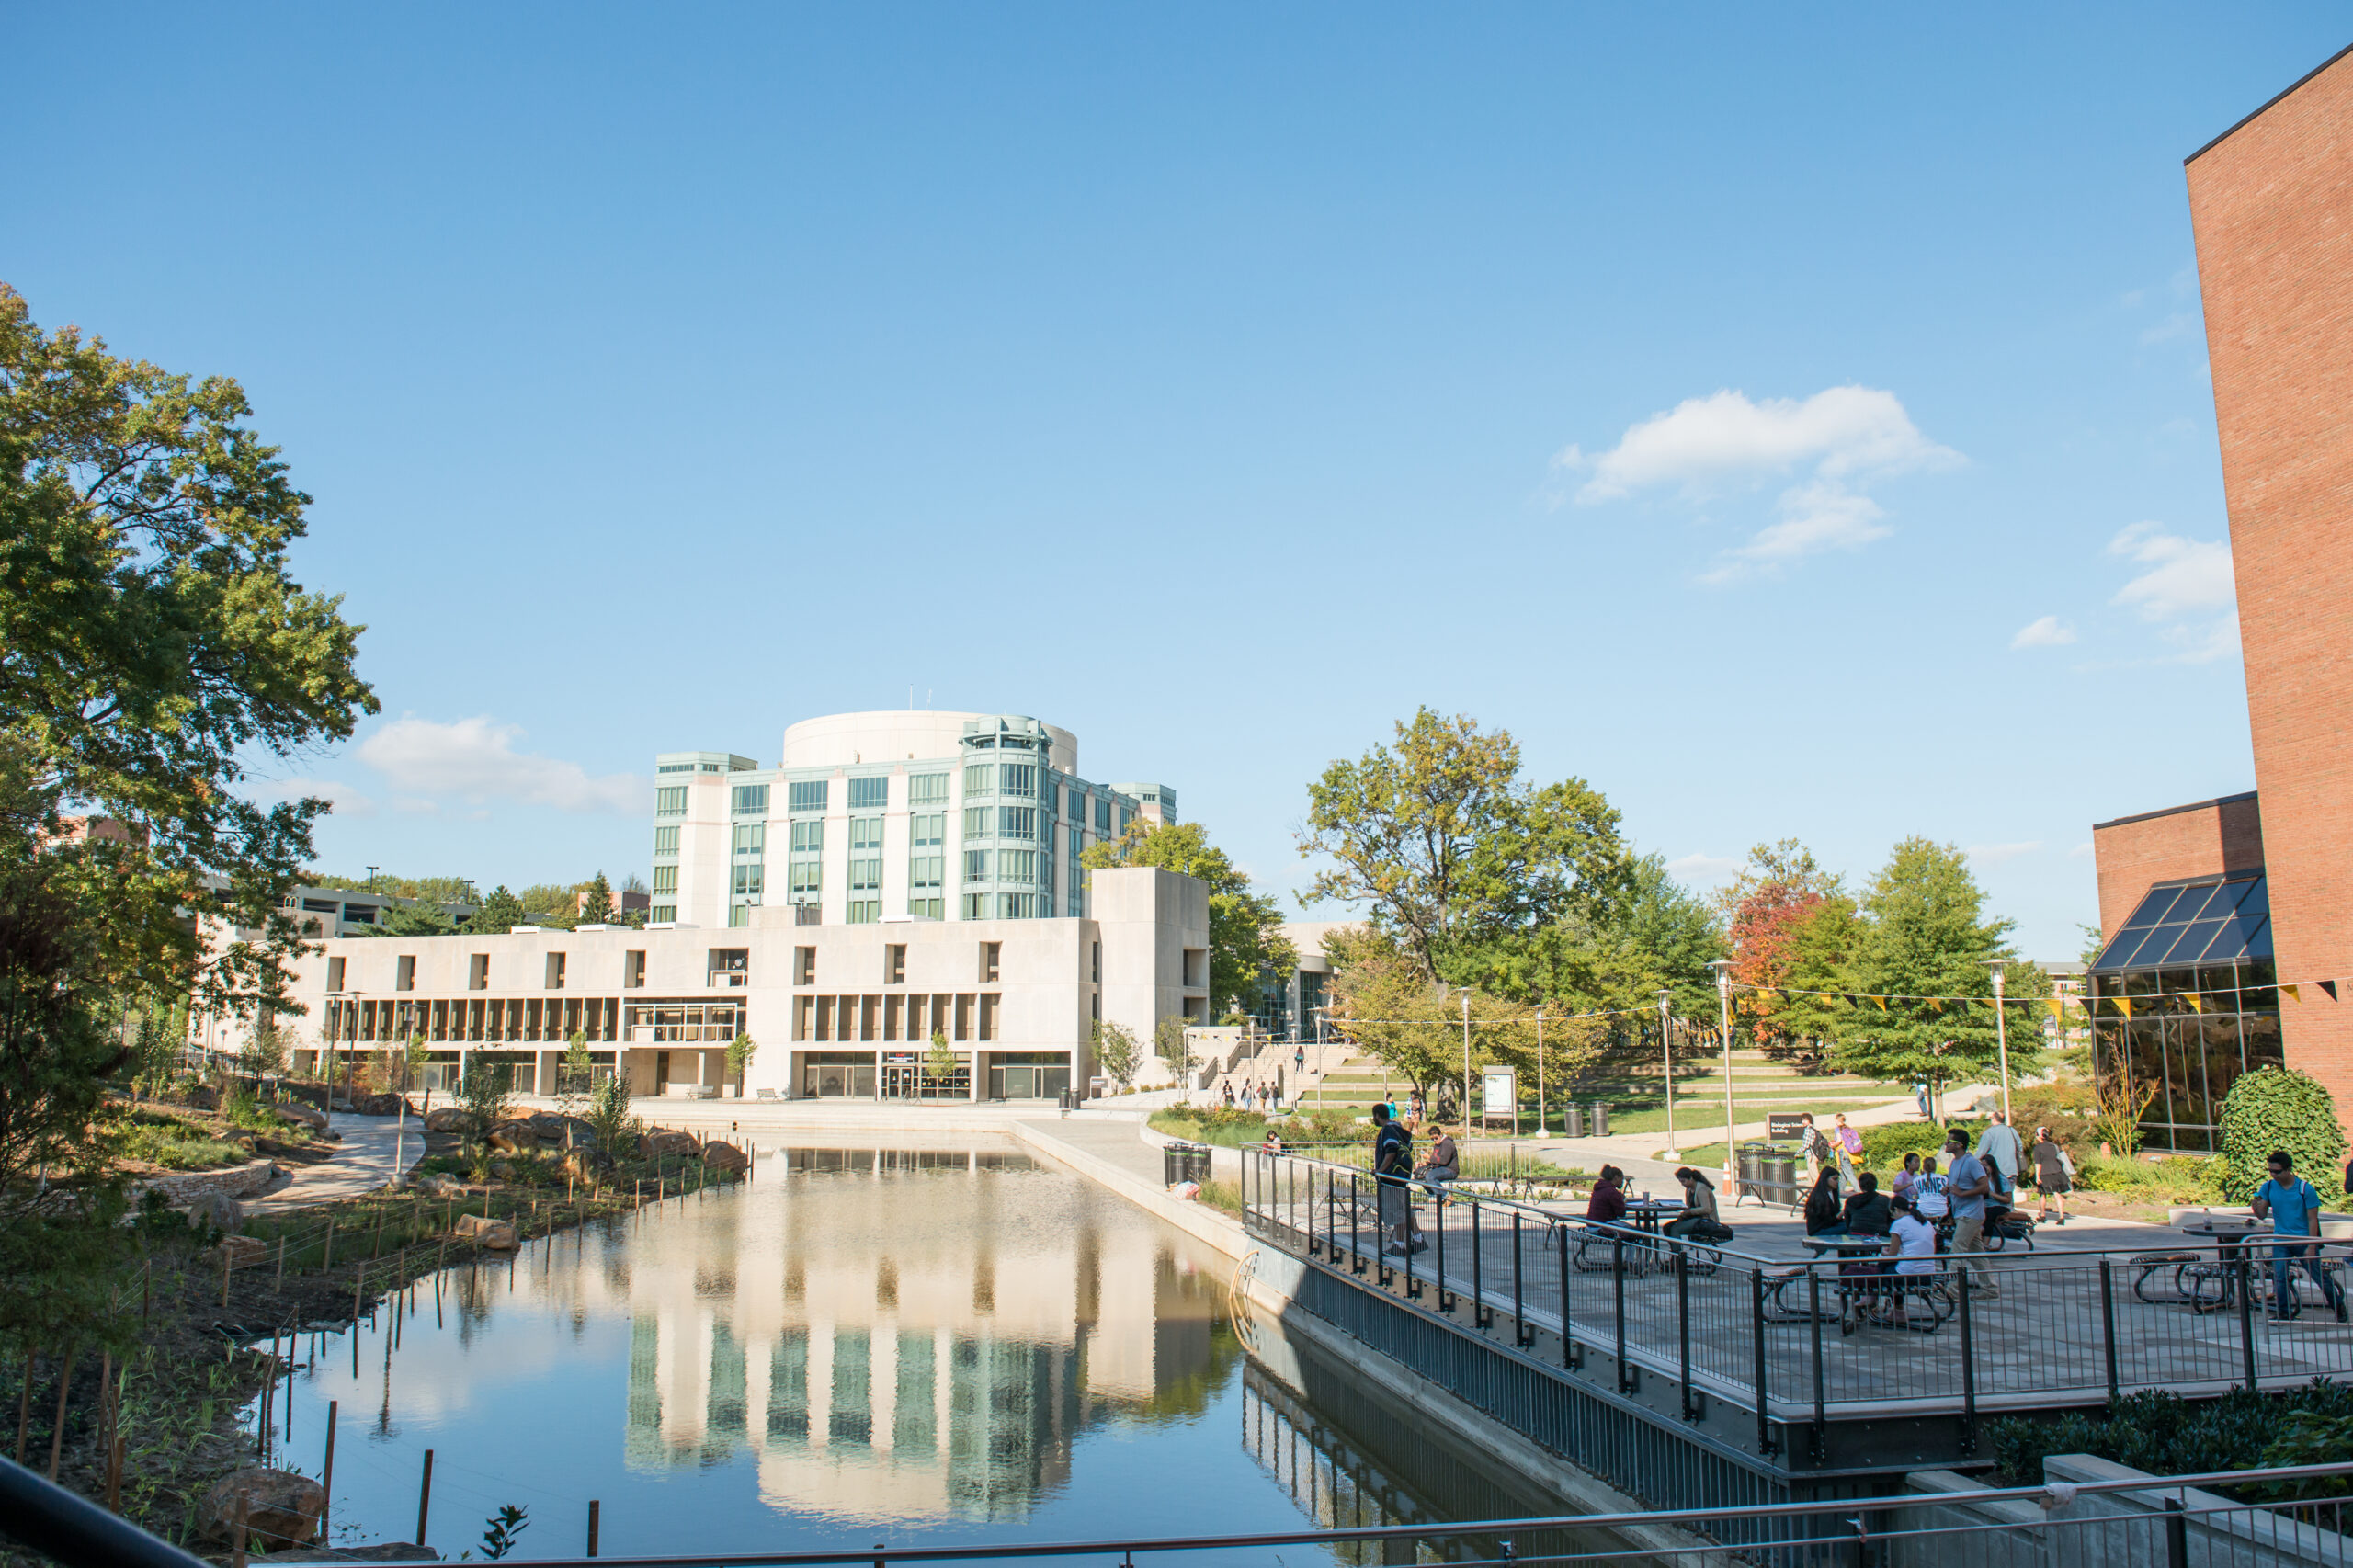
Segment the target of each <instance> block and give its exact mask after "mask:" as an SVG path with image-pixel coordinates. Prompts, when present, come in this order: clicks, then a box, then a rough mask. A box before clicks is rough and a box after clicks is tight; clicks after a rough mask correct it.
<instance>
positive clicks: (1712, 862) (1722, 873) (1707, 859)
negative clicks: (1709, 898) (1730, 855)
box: [1666, 855, 1740, 882]
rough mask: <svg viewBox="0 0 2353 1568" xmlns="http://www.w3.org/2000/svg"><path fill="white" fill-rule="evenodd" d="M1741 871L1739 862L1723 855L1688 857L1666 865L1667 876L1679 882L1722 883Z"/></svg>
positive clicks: (1670, 861) (1671, 861)
mask: <svg viewBox="0 0 2353 1568" xmlns="http://www.w3.org/2000/svg"><path fill="white" fill-rule="evenodd" d="M1739 869H1740V862H1739V861H1737V860H1728V859H1726V858H1724V857H1722V856H1721V855H1686V856H1684V857H1682V858H1680V859H1675V860H1669V861H1668V862H1667V863H1666V870H1667V874H1668V875H1669V876H1671V877H1673V878H1674V879H1675V880H1676V881H1678V882H1721V881H1723V880H1724V879H1726V878H1727V877H1729V876H1731V875H1732V874H1733V872H1734V871H1737V870H1739Z"/></svg>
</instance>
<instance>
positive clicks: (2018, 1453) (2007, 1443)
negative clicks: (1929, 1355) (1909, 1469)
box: [1985, 1378, 2353, 1484]
mask: <svg viewBox="0 0 2353 1568" xmlns="http://www.w3.org/2000/svg"><path fill="white" fill-rule="evenodd" d="M2299 1414H2309V1415H2313V1416H2316V1417H2319V1418H2320V1419H2321V1420H2322V1421H2324V1422H2326V1423H2328V1424H2329V1425H2330V1426H2337V1425H2338V1424H2341V1423H2344V1422H2347V1420H2353V1388H2348V1387H2347V1385H2346V1384H2343V1383H2336V1382H2331V1381H2329V1380H2327V1379H2325V1378H2322V1379H2318V1380H2316V1381H2313V1382H2311V1383H2309V1384H2307V1385H2305V1386H2304V1387H2302V1388H2300V1389H2296V1390H2293V1391H2291V1392H2288V1393H2285V1394H2268V1393H2255V1392H2250V1391H2248V1390H2246V1389H2245V1388H2234V1389H2233V1390H2231V1391H2230V1392H2227V1393H2225V1394H2223V1395H2222V1397H2220V1398H2219V1399H2211V1400H2200V1401H2199V1402H2197V1403H2190V1402H2189V1401H2187V1400H2184V1399H2182V1398H2181V1397H2180V1396H2179V1395H2178V1394H2173V1393H2168V1392H2165V1391H2163V1390H2161V1389H2160V1390H2152V1391H2150V1392H2145V1393H2136V1394H2133V1395H2131V1397H2129V1398H2126V1399H2121V1400H2119V1401H2117V1402H2115V1403H2111V1404H2110V1405H2109V1407H2108V1408H2107V1410H2106V1411H2104V1412H2102V1413H2100V1414H2097V1415H2091V1414H2087V1413H2085V1412H2082V1411H2073V1412H2070V1413H2068V1414H2067V1415H2062V1416H2060V1417H2059V1418H2057V1419H2056V1420H2052V1421H2039V1420H2033V1419H2029V1418H2026V1417H2007V1418H2005V1419H2002V1420H1998V1421H1993V1422H1989V1423H1987V1425H1986V1428H1985V1430H1986V1436H1987V1437H1988V1438H1989V1440H1990V1441H1991V1443H1992V1446H1993V1450H1994V1462H1995V1468H1996V1469H1997V1470H1999V1471H2001V1473H2002V1474H2003V1475H2005V1476H2006V1477H2008V1478H2010V1480H2012V1481H2013V1482H2016V1483H2025V1484H2032V1483H2038V1482H2040V1481H2041V1479H2042V1461H2043V1460H2044V1459H2045V1458H2046V1457H2048V1456H2050V1455H2052V1454H2090V1455H2092V1456H2093V1457H2094V1458H2096V1459H2104V1460H2114V1461H2115V1462H2116V1463H2118V1464H2129V1465H2131V1466H2132V1467H2134V1468H2135V1469H2137V1470H2144V1471H2149V1472H2150V1473H2152V1474H2154V1475H2186V1474H2196V1473H2199V1472H2200V1471H2214V1470H2247V1469H2252V1468H2253V1467H2255V1466H2256V1465H2258V1464H2261V1463H2264V1462H2266V1460H2265V1455H2266V1453H2267V1452H2268V1450H2269V1449H2270V1448H2271V1445H2272V1442H2273V1440H2274V1438H2275V1437H2281V1436H2284V1424H2285V1423H2286V1422H2287V1421H2288V1420H2290V1419H2292V1418H2293V1417H2295V1416H2296V1415H2299Z"/></svg>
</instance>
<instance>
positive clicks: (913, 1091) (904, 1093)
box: [882, 1061, 972, 1100]
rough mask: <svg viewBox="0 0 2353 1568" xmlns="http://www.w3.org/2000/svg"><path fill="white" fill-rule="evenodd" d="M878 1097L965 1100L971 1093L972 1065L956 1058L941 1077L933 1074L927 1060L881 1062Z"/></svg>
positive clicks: (888, 1098) (889, 1098)
mask: <svg viewBox="0 0 2353 1568" xmlns="http://www.w3.org/2000/svg"><path fill="white" fill-rule="evenodd" d="M882 1097H883V1098H884V1099H886V1100H969V1099H971V1098H972V1063H971V1062H958V1063H957V1064H956V1071H955V1072H953V1073H951V1074H949V1075H948V1076H947V1077H945V1078H939V1077H935V1076H933V1074H932V1071H931V1067H930V1064H929V1063H927V1062H920V1061H916V1062H891V1061H885V1062H883V1063H882Z"/></svg>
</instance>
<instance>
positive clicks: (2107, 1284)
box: [2099, 1257, 2117, 1404]
mask: <svg viewBox="0 0 2353 1568" xmlns="http://www.w3.org/2000/svg"><path fill="white" fill-rule="evenodd" d="M2099 1322H2100V1340H2101V1343H2102V1344H2104V1345H2105V1346H2107V1347H2108V1403H2110V1404H2114V1403H2116V1392H2117V1388H2116V1269H2115V1266H2114V1265H2113V1264H2111V1263H2110V1262H2109V1260H2108V1259H2107V1258H2104V1257H2103V1258H2101V1259H2100V1260H2099Z"/></svg>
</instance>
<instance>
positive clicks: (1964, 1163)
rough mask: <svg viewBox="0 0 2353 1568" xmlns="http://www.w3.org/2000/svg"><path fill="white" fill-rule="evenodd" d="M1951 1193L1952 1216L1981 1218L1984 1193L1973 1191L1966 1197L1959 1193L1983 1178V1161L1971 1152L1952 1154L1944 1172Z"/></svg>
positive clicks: (1968, 1218) (1958, 1218) (1983, 1206)
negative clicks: (1950, 1162) (1949, 1164)
mask: <svg viewBox="0 0 2353 1568" xmlns="http://www.w3.org/2000/svg"><path fill="white" fill-rule="evenodd" d="M1945 1179H1946V1180H1947V1181H1948V1182H1949V1184H1950V1186H1949V1188H1948V1190H1949V1191H1950V1193H1951V1194H1952V1217H1953V1218H1954V1219H1956V1220H1976V1219H1982V1218H1983V1217H1984V1213H1985V1195H1984V1193H1982V1192H1980V1193H1975V1194H1973V1195H1972V1196H1970V1197H1968V1198H1963V1197H1962V1196H1961V1188H1962V1187H1975V1186H1976V1185H1977V1184H1978V1183H1979V1182H1981V1181H1984V1179H1985V1162H1984V1161H1983V1160H1981V1159H1979V1158H1978V1157H1977V1156H1976V1155H1974V1154H1972V1153H1960V1154H1956V1155H1954V1156H1953V1162H1952V1165H1951V1168H1949V1170H1947V1171H1946V1172H1945Z"/></svg>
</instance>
